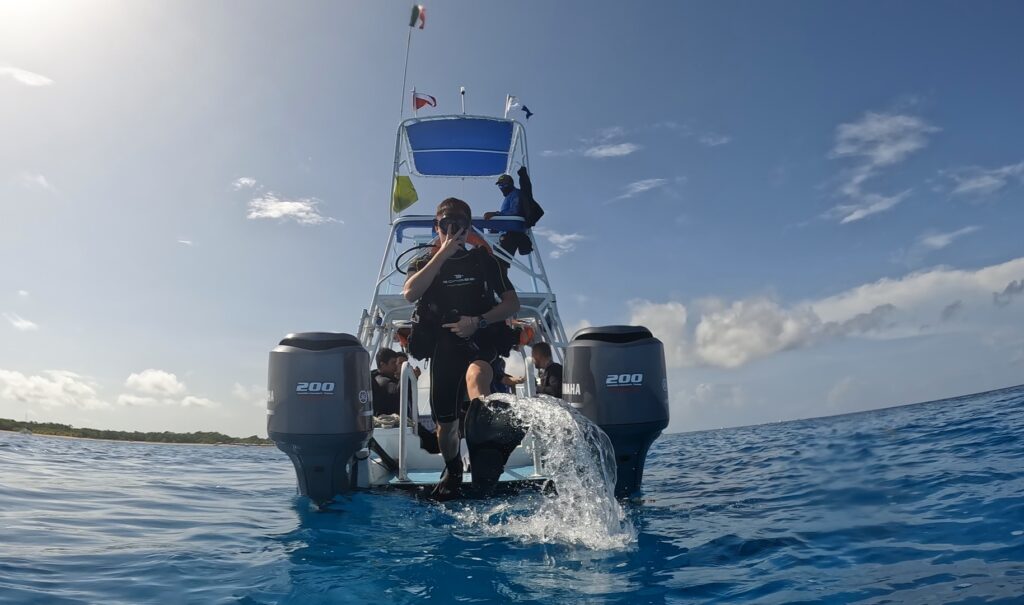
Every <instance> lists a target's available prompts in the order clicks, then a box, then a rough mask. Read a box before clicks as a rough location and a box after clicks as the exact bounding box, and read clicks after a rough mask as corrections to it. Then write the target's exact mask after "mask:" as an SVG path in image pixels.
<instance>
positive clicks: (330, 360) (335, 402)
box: [267, 332, 373, 505]
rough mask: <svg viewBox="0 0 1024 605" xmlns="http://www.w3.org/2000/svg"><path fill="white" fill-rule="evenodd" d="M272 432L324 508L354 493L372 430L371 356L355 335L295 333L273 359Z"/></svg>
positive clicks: (305, 490) (305, 488)
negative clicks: (361, 457)
mask: <svg viewBox="0 0 1024 605" xmlns="http://www.w3.org/2000/svg"><path fill="white" fill-rule="evenodd" d="M268 389H269V390H270V393H269V399H268V402H267V414H268V416H267V432H268V433H269V434H270V438H271V439H272V440H273V441H274V443H276V444H277V447H278V449H280V450H281V451H282V452H284V453H286V454H288V457H289V458H291V460H292V464H294V465H295V474H296V475H297V477H298V480H299V493H301V494H302V495H304V496H309V498H310V499H311V500H313V501H314V502H316V503H317V504H318V505H319V504H324V503H326V502H329V501H330V500H331V499H332V498H333V497H334V495H335V494H338V493H341V492H345V491H348V490H349V489H350V487H351V486H352V484H353V483H354V481H355V477H354V476H353V474H354V472H355V469H356V465H355V464H354V462H353V456H354V455H355V454H356V452H358V451H359V450H362V449H363V448H364V447H366V441H367V439H369V437H370V433H371V431H372V430H373V401H372V400H371V397H370V355H369V353H367V352H366V349H364V348H363V347H362V345H361V344H359V340H357V339H356V337H355V336H351V335H349V334H333V333H329V332H305V333H302V334H289V335H288V336H286V337H285V338H284V340H282V341H281V343H280V345H279V346H277V347H275V348H274V350H273V351H271V352H270V374H269V380H268Z"/></svg>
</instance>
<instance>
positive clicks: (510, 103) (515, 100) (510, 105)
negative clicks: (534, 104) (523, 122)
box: [505, 95, 533, 120]
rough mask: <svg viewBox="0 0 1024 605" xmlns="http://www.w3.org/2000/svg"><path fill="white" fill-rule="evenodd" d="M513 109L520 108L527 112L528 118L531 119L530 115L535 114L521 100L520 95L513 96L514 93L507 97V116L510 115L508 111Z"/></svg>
mask: <svg viewBox="0 0 1024 605" xmlns="http://www.w3.org/2000/svg"><path fill="white" fill-rule="evenodd" d="M513 109H518V110H520V111H523V112H525V113H526V119H527V120H529V119H530V116H532V115H533V112H532V111H530V109H529V108H528V107H527V106H526V105H523V104H522V103H521V102H520V101H519V97H513V96H512V95H508V96H507V97H505V117H506V118H507V117H508V112H510V111H512V110H513Z"/></svg>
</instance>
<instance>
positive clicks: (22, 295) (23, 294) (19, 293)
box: [18, 290, 29, 298]
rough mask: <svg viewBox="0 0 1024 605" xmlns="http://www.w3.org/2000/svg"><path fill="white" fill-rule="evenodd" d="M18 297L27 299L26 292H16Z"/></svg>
mask: <svg viewBox="0 0 1024 605" xmlns="http://www.w3.org/2000/svg"><path fill="white" fill-rule="evenodd" d="M18 296H20V297H22V298H28V297H29V294H28V290H18Z"/></svg>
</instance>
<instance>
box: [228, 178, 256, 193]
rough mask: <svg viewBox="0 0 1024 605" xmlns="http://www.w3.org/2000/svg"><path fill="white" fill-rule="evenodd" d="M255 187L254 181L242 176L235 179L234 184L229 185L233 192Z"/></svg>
mask: <svg viewBox="0 0 1024 605" xmlns="http://www.w3.org/2000/svg"><path fill="white" fill-rule="evenodd" d="M256 185H257V183H256V179H254V178H252V177H248V176H243V177H240V178H237V179H235V180H234V182H233V183H231V188H232V189H234V190H235V191H240V190H242V189H252V188H254V187H256Z"/></svg>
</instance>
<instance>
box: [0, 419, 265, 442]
mask: <svg viewBox="0 0 1024 605" xmlns="http://www.w3.org/2000/svg"><path fill="white" fill-rule="evenodd" d="M0 431H4V432H10V433H22V432H28V433H31V434H32V435H46V436H47V437H65V438H68V439H92V440H95V441H119V442H122V443H167V444H172V445H247V446H253V445H259V446H265V445H272V442H271V441H270V440H268V439H264V438H263V437H259V436H257V435H251V436H249V437H231V436H229V435H225V434H223V433H217V432H213V431H195V432H192V433H172V432H170V431H161V432H152V431H147V432H143V431H111V430H102V429H92V428H76V427H73V426H71V425H68V424H58V423H55V422H32V421H25V422H19V421H17V420H11V419H9V418H0Z"/></svg>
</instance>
